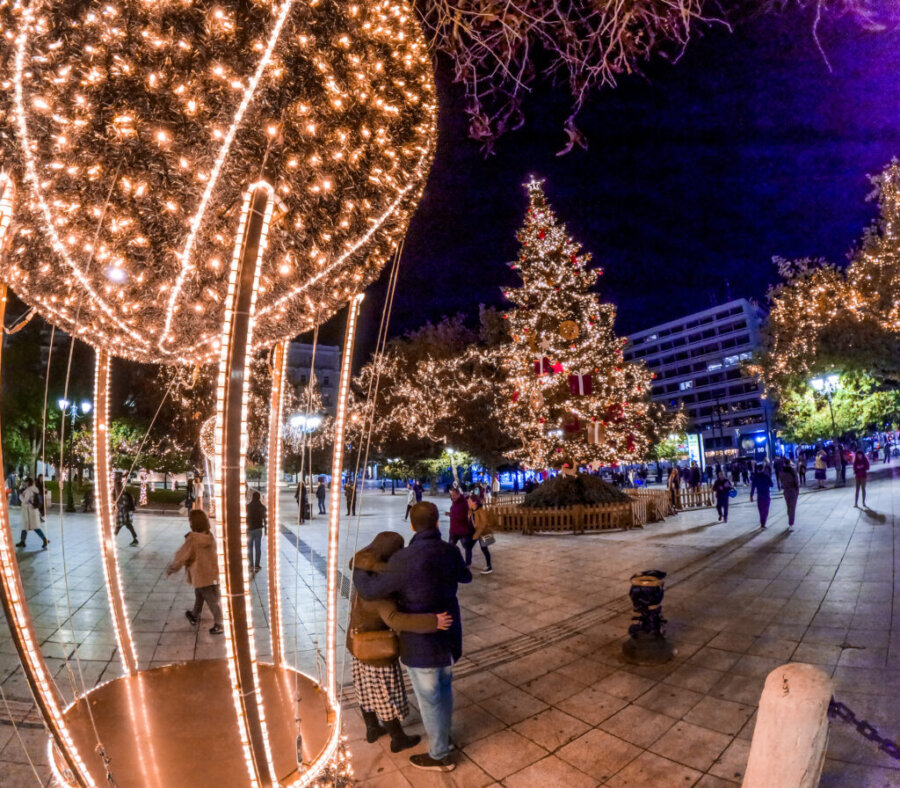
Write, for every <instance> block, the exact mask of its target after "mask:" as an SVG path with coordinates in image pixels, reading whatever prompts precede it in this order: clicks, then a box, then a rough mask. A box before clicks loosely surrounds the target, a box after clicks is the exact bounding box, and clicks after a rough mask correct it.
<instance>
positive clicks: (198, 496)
mask: <svg viewBox="0 0 900 788" xmlns="http://www.w3.org/2000/svg"><path fill="white" fill-rule="evenodd" d="M191 489H192V491H193V495H192V497H193V499H194V503H193V505H192V506H191V508H192V509H200V510H201V511H205V507H204V506H203V495H204V492H205V491H204V489H203V477H202V476H201V475H200V474H199V473H196V474H194V481H193V482H192V483H191Z"/></svg>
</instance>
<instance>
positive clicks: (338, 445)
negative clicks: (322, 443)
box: [325, 293, 363, 727]
mask: <svg viewBox="0 0 900 788" xmlns="http://www.w3.org/2000/svg"><path fill="white" fill-rule="evenodd" d="M362 299H363V296H362V294H361V293H360V294H359V295H357V296H355V297H354V298H353V299H352V300H351V301H350V305H349V307H348V309H347V328H346V331H345V332H344V351H343V355H342V357H341V377H340V381H339V382H338V394H337V403H336V406H337V407H336V412H335V417H334V448H333V450H332V455H331V490H330V496H329V497H330V504H329V509H328V563H327V566H326V569H325V574H326V598H327V600H328V604H327V606H326V620H325V671H326V679H325V689H326V691H327V693H328V699H329V701H330V702H331V704H332V706H333V707H334V708H335V709H337V710H338V714H339V711H340V703H339V701H338V697H337V615H338V567H337V561H338V547H339V542H338V536H339V533H340V521H341V474H342V472H343V469H344V430H345V428H346V425H347V405H348V401H349V399H350V378H351V368H352V364H353V344H354V342H355V340H356V320H357V317H358V316H359V305H360V304H361V303H362ZM335 725H336V726H338V727H339V726H340V720H339V719H338V720H336V721H335Z"/></svg>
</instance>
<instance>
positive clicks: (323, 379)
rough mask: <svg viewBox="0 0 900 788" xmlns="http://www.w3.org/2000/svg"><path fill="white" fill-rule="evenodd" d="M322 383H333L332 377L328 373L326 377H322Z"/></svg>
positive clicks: (327, 384)
mask: <svg viewBox="0 0 900 788" xmlns="http://www.w3.org/2000/svg"><path fill="white" fill-rule="evenodd" d="M322 385H323V386H330V385H331V378H329V377H328V375H326V376H325V377H324V378H322Z"/></svg>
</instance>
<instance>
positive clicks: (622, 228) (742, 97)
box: [322, 13, 900, 360]
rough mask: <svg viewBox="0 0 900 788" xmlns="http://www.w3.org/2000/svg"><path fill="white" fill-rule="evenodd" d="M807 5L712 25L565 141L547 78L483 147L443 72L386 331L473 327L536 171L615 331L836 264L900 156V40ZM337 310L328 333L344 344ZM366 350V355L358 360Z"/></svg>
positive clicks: (505, 274)
mask: <svg viewBox="0 0 900 788" xmlns="http://www.w3.org/2000/svg"><path fill="white" fill-rule="evenodd" d="M820 38H821V40H822V42H823V45H824V48H825V50H826V52H827V54H828V57H829V59H830V61H831V64H832V67H833V72H831V73H829V71H828V68H827V66H826V64H825V61H824V60H823V58H822V56H821V54H820V53H819V52H818V50H817V48H816V45H815V42H814V40H813V37H812V23H811V20H810V17H809V16H808V15H802V14H799V13H795V14H789V15H785V16H781V17H762V18H759V19H757V20H755V21H754V22H752V23H749V24H745V25H744V26H742V27H740V28H738V29H737V30H736V31H735V32H734V33H728V32H727V31H725V30H723V29H721V28H714V29H708V30H707V31H706V32H705V33H704V34H703V36H702V38H697V39H696V40H695V41H694V42H693V43H692V44H691V45H690V46H689V47H688V49H687V51H686V53H685V54H684V56H683V58H682V59H681V60H680V61H679V62H678V63H676V64H674V65H673V64H671V63H666V62H658V63H654V64H652V65H651V67H649V69H648V71H647V73H646V74H645V75H644V76H643V77H633V78H629V79H627V80H624V81H623V82H622V83H621V84H620V86H619V87H618V88H617V89H616V90H606V91H604V92H603V93H602V94H600V95H597V96H596V97H595V98H594V100H593V101H592V103H591V105H590V106H589V107H588V108H587V110H586V111H585V112H583V113H582V115H581V116H580V120H579V127H580V128H581V129H582V131H583V132H584V133H585V134H586V135H587V137H588V139H589V143H590V147H589V149H588V150H587V151H581V150H580V149H576V150H575V151H573V152H572V153H570V154H568V155H567V156H563V157H557V156H556V155H555V154H556V152H557V151H558V150H559V149H560V148H561V147H562V146H563V144H564V142H565V138H564V134H563V132H562V122H563V120H564V119H565V117H566V114H567V109H568V104H567V100H566V98H567V97H566V95H565V92H564V91H562V90H559V91H554V90H552V89H548V88H546V87H544V88H542V90H541V93H540V95H535V96H533V97H531V99H530V101H529V103H528V105H527V122H526V125H525V127H523V129H521V130H520V131H518V132H516V133H514V134H510V135H507V136H506V137H504V138H502V139H501V140H500V141H499V142H498V143H497V145H496V148H495V155H493V156H490V157H488V158H485V157H484V155H483V154H482V152H481V150H480V147H479V146H478V144H477V143H475V142H474V141H472V140H469V139H468V137H467V135H466V125H465V115H464V113H463V110H462V101H461V91H460V89H459V86H457V85H453V84H451V83H450V80H449V79H448V76H447V71H446V70H444V69H441V70H439V73H438V87H439V94H440V97H441V114H440V122H439V127H440V137H439V142H438V147H437V157H436V160H435V163H434V167H433V169H432V172H431V175H430V178H429V181H428V185H427V187H426V190H425V195H424V198H423V200H422V202H421V204H420V206H419V208H418V211H417V213H416V214H415V216H414V218H413V220H412V224H411V226H410V229H409V233H408V236H407V242H406V249H405V253H404V257H403V261H402V264H401V272H400V278H399V284H398V291H397V297H396V301H395V305H394V310H393V318H392V322H391V331H390V333H391V334H392V335H397V334H401V333H403V332H405V331H408V330H410V329H413V328H416V327H417V326H419V325H421V324H422V323H424V322H425V321H426V320H438V319H440V318H441V316H442V315H445V314H454V313H456V312H462V313H464V314H466V315H468V316H470V317H471V318H472V319H473V321H474V318H475V316H476V315H477V311H478V304H479V303H486V304H489V305H495V306H502V304H503V302H502V299H501V297H500V287H501V285H510V284H512V285H514V284H516V283H517V282H518V280H517V278H516V277H515V275H514V274H513V272H512V271H510V270H509V268H508V267H507V265H506V263H507V262H508V261H510V260H512V259H514V257H515V256H516V253H517V244H516V240H515V231H516V230H517V228H518V227H519V226H520V224H521V222H522V219H523V213H524V210H525V204H526V203H525V190H524V189H523V188H522V186H521V184H523V183H524V182H525V181H526V180H527V178H528V176H529V175H530V174H532V173H533V174H535V175H538V176H539V177H542V178H545V179H546V185H545V188H546V190H547V193H548V197H549V199H550V201H551V203H552V204H553V206H554V207H555V209H556V211H557V214H558V215H559V217H560V218H561V220H562V221H564V222H565V223H566V224H567V226H568V229H569V232H570V233H571V234H572V235H573V236H574V238H575V239H576V240H578V241H580V242H581V243H582V244H583V246H584V249H585V250H587V251H590V252H592V254H593V256H594V260H595V262H596V263H599V264H601V265H602V266H603V268H604V276H603V277H602V278H601V280H600V292H601V295H602V296H603V298H604V299H606V300H610V301H612V302H613V303H615V304H616V305H617V306H618V315H619V316H618V322H617V330H618V331H619V333H621V334H626V333H629V332H631V331H635V330H638V329H640V328H644V327H647V326H650V325H653V324H654V323H659V322H662V321H664V320H668V319H673V318H677V317H679V316H680V315H682V314H685V313H688V312H691V311H694V310H696V309H702V308H706V307H707V306H710V305H711V304H713V303H718V302H721V301H724V300H725V299H726V298H727V296H728V295H729V294H730V295H731V297H734V298H737V297H742V296H746V297H751V298H756V299H759V300H762V299H763V298H764V295H765V292H766V288H767V287H768V285H769V284H771V283H772V282H773V281H775V279H776V271H775V267H774V266H773V264H772V262H771V258H772V256H773V255H780V256H784V257H800V256H807V255H809V256H825V257H827V258H829V259H831V260H833V261H835V262H842V261H844V260H845V259H846V255H847V252H848V251H849V249H850V248H851V246H852V245H853V244H854V243H855V242H856V241H857V239H858V238H859V235H860V232H861V230H862V229H863V228H864V227H865V226H866V225H867V224H868V223H869V222H870V221H871V219H872V217H873V216H874V206H873V204H872V203H867V202H866V200H865V198H866V196H867V195H868V194H869V193H870V192H871V184H870V183H869V181H868V179H867V177H866V175H867V174H868V173H876V172H878V171H879V170H880V169H881V168H882V167H883V166H884V165H885V164H886V163H887V162H888V161H889V160H890V159H891V157H893V156H895V155H900V35H898V34H897V33H871V32H866V31H862V30H860V29H859V28H858V27H857V26H856V25H855V24H854V23H853V22H852V21H851V20H845V21H838V22H835V23H833V24H831V25H828V26H826V27H825V29H824V30H822V31H821V34H820ZM386 280H387V277H386V275H384V276H382V278H381V280H380V281H379V282H378V283H377V284H376V285H374V286H373V287H372V288H370V289H369V292H368V295H367V298H366V301H365V302H364V306H363V323H362V333H361V335H360V340H361V346H360V353H359V354H357V358H358V359H359V360H362V359H364V358H365V356H366V355H367V354H368V352H369V351H370V350H371V348H372V346H373V345H374V336H375V332H376V329H377V321H378V319H379V317H380V314H381V305H382V301H383V294H384V285H385V283H386ZM342 325H343V315H340V316H339V317H338V318H337V319H334V320H332V321H330V322H329V324H327V325H326V327H325V329H324V331H323V334H322V341H326V342H327V341H332V342H335V343H338V342H339V341H340V337H341V332H342ZM360 356H362V358H360Z"/></svg>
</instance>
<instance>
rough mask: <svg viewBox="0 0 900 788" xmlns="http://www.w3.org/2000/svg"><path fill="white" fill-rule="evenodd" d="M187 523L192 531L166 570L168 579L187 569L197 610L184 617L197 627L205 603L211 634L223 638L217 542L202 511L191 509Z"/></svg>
mask: <svg viewBox="0 0 900 788" xmlns="http://www.w3.org/2000/svg"><path fill="white" fill-rule="evenodd" d="M188 522H190V524H191V530H190V531H189V532H188V533H186V534H185V535H184V544H183V545H181V547H179V548H178V552H177V553H175V557H174V558H173V559H172V563H170V564H169V566H168V567H166V577H170V576H172V575H174V574H175V573H176V572H177V571H178V570H179V569H181V568H182V567H183V568H184V570H185V580H187V582H188V583H190V584H191V586H193V588H194V607H193V609H192V610H185V612H184V617H185V618H186V619H187V620H188V621H190V622H191V624H193V625H194V626H196V625H197V624H198V623H199V621H200V613H201V611H202V610H203V603H204V602H205V603H206V606H207V608H209V612H210V613H212V616H213V625H212V627H211V628H210V630H209V634H210V635H221V634H222V633H223V632H224V631H225V630H224V629H222V607H221V605H220V604H219V563H218V561H217V560H216V538H215V537H214V536H213V535H212V533H211V532H210V529H209V518H208V517H207V516H206V512H204V511H203V510H202V509H191V512H190V514H189V515H188Z"/></svg>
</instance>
